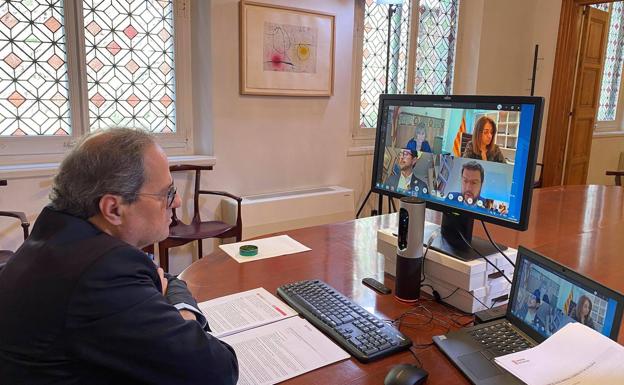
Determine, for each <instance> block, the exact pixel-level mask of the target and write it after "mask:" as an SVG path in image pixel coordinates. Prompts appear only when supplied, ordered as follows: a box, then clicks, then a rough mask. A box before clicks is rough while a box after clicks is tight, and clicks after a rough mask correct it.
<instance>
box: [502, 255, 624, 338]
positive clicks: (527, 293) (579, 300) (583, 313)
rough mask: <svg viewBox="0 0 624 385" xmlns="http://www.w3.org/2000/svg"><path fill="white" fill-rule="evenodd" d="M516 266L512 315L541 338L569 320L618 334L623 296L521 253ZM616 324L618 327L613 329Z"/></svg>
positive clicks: (511, 300)
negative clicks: (616, 320) (618, 312)
mask: <svg viewBox="0 0 624 385" xmlns="http://www.w3.org/2000/svg"><path fill="white" fill-rule="evenodd" d="M516 269H517V273H516V275H517V277H515V278H514V279H516V286H517V287H515V288H514V291H513V293H512V298H511V299H510V302H509V306H510V308H511V314H512V315H513V316H515V317H516V318H517V319H518V320H519V321H520V322H522V323H524V324H525V325H527V326H528V327H530V328H531V329H532V330H534V331H535V332H537V333H539V334H540V335H541V336H542V337H544V338H547V337H548V336H550V335H552V334H553V333H555V332H556V331H557V330H559V329H561V328H562V327H563V326H565V325H566V324H568V323H570V322H581V323H583V324H585V325H586V326H589V327H590V328H592V329H594V330H596V331H598V332H600V333H602V334H604V335H605V336H607V337H611V336H612V335H613V333H614V332H615V333H616V334H617V331H618V330H619V327H620V324H619V322H618V323H617V324H615V325H614V323H615V322H614V321H615V318H616V314H617V307H618V305H620V306H621V304H620V303H619V302H618V300H619V301H621V299H620V298H621V296H619V295H617V294H615V293H611V292H610V291H609V290H605V289H604V288H602V287H601V286H600V285H598V284H595V283H593V282H586V283H585V284H583V283H582V282H579V281H576V280H575V279H573V277H571V276H570V274H569V273H568V274H567V276H566V274H565V273H562V272H560V271H557V270H555V269H552V268H551V267H548V266H546V265H542V264H540V263H539V262H538V261H537V260H534V259H531V258H527V257H526V256H524V255H521V254H520V258H518V264H517V265H516ZM614 326H615V327H616V328H617V329H618V330H613V327H614Z"/></svg>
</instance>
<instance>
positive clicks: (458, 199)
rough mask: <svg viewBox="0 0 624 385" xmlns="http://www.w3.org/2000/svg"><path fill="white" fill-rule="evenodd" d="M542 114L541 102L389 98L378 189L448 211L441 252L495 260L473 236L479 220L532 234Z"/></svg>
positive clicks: (381, 129)
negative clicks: (481, 255)
mask: <svg viewBox="0 0 624 385" xmlns="http://www.w3.org/2000/svg"><path fill="white" fill-rule="evenodd" d="M542 108H543V98H541V97H527V96H474V95H451V96H440V95H381V97H380V100H379V115H378V121H377V138H376V142H375V155H374V160H373V162H374V163H373V178H372V191H373V192H376V193H378V194H382V195H388V196H391V197H394V198H400V197H403V196H416V197H419V198H422V199H424V200H425V201H426V202H427V208H430V209H433V210H438V211H441V212H442V213H443V217H442V225H441V237H437V238H436V240H435V241H434V243H433V244H432V247H433V248H434V249H437V250H439V251H442V252H444V253H446V254H448V255H452V256H455V257H457V258H460V259H463V260H470V259H474V258H478V257H479V254H483V255H489V254H492V253H494V252H496V249H495V248H494V246H493V245H492V244H491V243H490V242H486V241H484V240H482V239H479V238H476V237H472V227H473V221H474V220H475V219H477V220H483V221H485V222H491V223H495V224H497V225H501V226H504V227H508V228H512V229H516V230H526V228H527V226H528V222H529V212H530V206H531V189H532V186H533V178H534V173H535V162H536V157H537V148H538V140H539V131H540V125H541V120H542ZM433 230H434V228H432V227H431V226H427V227H426V232H431V231H433ZM428 238H429V237H428V235H427V234H425V238H424V239H425V241H427V239H428ZM499 247H502V248H504V246H502V245H499ZM475 250H476V251H475ZM477 252H478V253H477Z"/></svg>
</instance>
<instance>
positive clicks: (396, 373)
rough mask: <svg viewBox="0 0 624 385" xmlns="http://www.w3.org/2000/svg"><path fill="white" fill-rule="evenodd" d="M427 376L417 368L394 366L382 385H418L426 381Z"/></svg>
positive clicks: (424, 371)
mask: <svg viewBox="0 0 624 385" xmlns="http://www.w3.org/2000/svg"><path fill="white" fill-rule="evenodd" d="M428 376H429V373H427V371H426V370H425V369H422V368H419V367H418V366H415V365H410V364H401V365H396V366H394V367H393V368H392V369H390V371H389V372H388V374H386V379H385V380H384V385H420V384H424V383H425V381H427V377H428Z"/></svg>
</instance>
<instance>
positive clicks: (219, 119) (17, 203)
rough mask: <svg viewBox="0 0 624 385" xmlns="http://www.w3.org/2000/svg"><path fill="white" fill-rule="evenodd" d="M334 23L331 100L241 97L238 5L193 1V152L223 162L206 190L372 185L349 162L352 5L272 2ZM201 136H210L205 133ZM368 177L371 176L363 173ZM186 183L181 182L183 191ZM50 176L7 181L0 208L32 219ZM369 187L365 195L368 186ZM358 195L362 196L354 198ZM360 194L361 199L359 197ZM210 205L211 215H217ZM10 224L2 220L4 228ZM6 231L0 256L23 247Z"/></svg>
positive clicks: (174, 261)
mask: <svg viewBox="0 0 624 385" xmlns="http://www.w3.org/2000/svg"><path fill="white" fill-rule="evenodd" d="M274 3H275V4H280V5H285V6H295V7H299V8H304V9H314V10H319V11H322V12H327V13H332V14H334V15H336V35H335V43H336V46H335V74H336V76H335V81H334V95H333V96H331V97H317V98H312V97H278V96H275V97H267V96H242V95H240V94H239V91H238V64H239V53H238V31H239V27H238V4H239V2H238V0H213V1H210V2H209V1H204V0H201V1H199V0H198V1H195V2H194V3H193V4H192V6H193V7H194V8H193V10H192V22H193V30H192V31H193V32H192V34H193V37H192V39H193V41H192V47H193V53H192V54H193V68H192V71H193V79H194V85H193V86H194V89H193V113H194V124H195V126H196V127H195V128H196V131H197V132H196V133H195V138H196V139H197V140H196V143H195V147H196V148H199V149H203V150H204V151H210V150H212V151H213V154H214V155H215V156H216V157H217V164H216V166H215V168H214V171H213V172H210V173H207V174H206V176H205V177H204V178H205V183H203V185H204V187H206V188H218V189H223V190H227V191H230V192H232V193H235V194H238V195H251V194H259V193H265V192H274V191H283V190H292V189H301V188H305V187H309V186H325V185H343V186H347V187H355V188H357V189H360V190H363V189H366V190H367V189H368V185H369V183H370V174H369V173H370V166H369V165H368V164H369V163H371V162H372V160H371V159H370V156H368V157H367V156H356V157H347V150H348V148H349V146H350V144H351V130H350V122H351V119H352V116H351V114H352V111H353V108H352V104H351V103H352V98H353V95H352V93H353V92H352V90H353V84H352V76H351V74H352V73H353V68H352V57H353V31H354V27H353V23H354V5H353V0H338V1H321V2H319V1H313V0H300V1H296V2H294V1H275V2H274ZM202 130H212V131H213V134H212V137H211V136H210V135H202V132H201V131H202ZM367 170H368V171H367ZM189 182H190V180H189V179H188V178H186V177H185V176H180V177H177V178H176V183H177V184H178V185H179V186H180V187H181V190H182V191H183V196H184V199H186V200H188V199H189V198H190V196H189V194H188V193H187V192H185V191H186V190H188V188H189V187H191V185H190V183H189ZM50 186H51V177H42V178H36V179H22V180H10V181H9V186H8V187H6V188H4V189H3V190H0V192H1V194H0V207H2V208H9V207H11V208H14V209H19V210H22V211H26V212H27V213H28V216H29V217H30V218H31V219H33V220H34V218H35V217H36V215H37V214H38V212H39V211H40V209H41V208H42V207H43V206H44V205H45V204H47V202H48V200H47V195H48V193H49V188H50ZM364 186H365V187H364ZM358 194H359V195H362V192H359V193H358ZM359 195H356V196H359ZM214 210H215V207H214V205H211V204H208V205H207V207H206V209H205V214H206V216H207V217H208V216H211V215H215V212H214ZM4 223H5V222H0V226H2V224H4ZM16 226H17V225H15V226H9V227H6V225H5V227H3V228H1V230H0V236H1V237H2V238H1V239H0V248H15V247H17V246H18V245H19V243H20V236H19V232H18V231H17V230H18V227H16ZM189 251H190V248H186V249H185V248H177V249H172V251H171V255H172V257H171V260H170V263H171V265H172V268H171V270H172V271H174V272H177V271H180V270H181V269H182V268H183V267H185V266H186V265H187V264H188V263H190V262H191V259H190V255H189V254H188V252H189Z"/></svg>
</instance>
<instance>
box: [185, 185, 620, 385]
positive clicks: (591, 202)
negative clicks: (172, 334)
mask: <svg viewBox="0 0 624 385" xmlns="http://www.w3.org/2000/svg"><path fill="white" fill-rule="evenodd" d="M436 216H437V213H434V212H430V213H428V219H429V220H431V219H432V218H435V217H436ZM396 219H397V218H396V214H392V215H383V216H380V217H372V218H364V219H359V220H355V221H350V222H344V223H337V224H331V225H325V226H317V227H311V228H307V229H300V230H293V231H288V232H286V234H288V235H290V236H291V237H293V238H294V239H296V240H298V241H299V242H301V243H303V244H304V245H307V246H309V247H311V248H312V250H311V251H309V252H306V253H302V254H293V255H286V256H282V257H277V258H271V259H267V260H263V261H257V262H250V263H243V264H238V263H236V262H235V261H234V260H233V259H231V258H230V257H228V256H227V255H226V254H225V253H223V252H222V251H221V250H219V251H217V252H215V253H213V254H211V255H209V256H207V257H206V258H203V259H200V260H199V261H197V262H195V263H194V264H192V265H191V266H189V268H187V269H186V270H185V271H184V272H183V273H182V275H181V276H182V278H183V279H184V280H186V281H187V283H188V286H189V288H190V289H191V291H192V292H193V293H194V294H195V295H196V296H197V298H198V299H199V300H200V301H204V300H207V299H210V298H215V297H219V296H223V295H226V294H232V293H235V292H239V291H243V290H249V289H253V288H256V287H259V286H262V287H264V288H266V289H267V290H269V291H270V292H272V293H275V292H276V289H277V287H278V286H280V285H282V284H284V283H287V282H291V281H297V280H303V279H313V278H320V279H322V280H324V281H325V282H327V283H329V284H330V285H332V286H334V287H335V288H336V289H337V290H339V291H340V292H342V293H344V294H345V295H347V296H349V297H350V298H352V299H354V300H355V302H357V303H359V304H360V305H362V306H363V307H364V308H366V309H367V310H369V311H372V312H374V313H375V314H377V315H378V316H380V317H383V318H387V319H396V318H398V317H399V316H400V315H401V314H403V313H404V312H405V311H406V310H408V309H410V308H411V306H408V305H405V304H402V303H400V302H398V301H396V300H395V299H394V298H393V296H391V295H389V296H380V295H377V294H376V293H374V292H373V291H372V290H370V289H368V288H366V287H365V286H363V285H362V284H361V283H360V281H361V279H362V278H364V277H369V276H371V277H376V278H377V279H380V280H381V279H385V283H386V285H387V286H389V287H391V288H394V281H393V279H392V278H391V277H388V276H385V277H384V261H383V256H381V255H378V253H377V251H376V250H377V233H376V230H377V229H378V228H383V227H390V226H396ZM488 229H489V230H490V232H491V233H492V235H493V237H494V238H495V239H496V241H498V242H502V243H504V244H507V245H509V246H512V247H517V246H518V245H520V244H521V245H524V246H526V247H529V248H532V249H535V250H537V251H539V252H541V253H543V254H545V255H547V256H549V257H551V258H553V259H556V260H558V261H560V262H561V263H563V264H565V265H567V266H569V267H571V268H573V269H575V270H577V271H579V272H581V273H583V274H585V275H587V276H589V277H591V278H593V279H595V280H597V281H600V282H601V283H603V284H604V285H606V286H609V287H611V288H614V289H615V290H618V291H620V292H624V268H623V267H622V262H621V261H622V259H623V258H622V256H623V255H624V189H623V188H621V187H617V186H571V187H552V188H544V189H538V190H535V192H534V195H533V206H532V210H531V218H530V224H529V230H528V231H526V232H522V233H518V232H516V231H512V230H508V229H504V228H501V227H498V226H494V225H488ZM480 231H481V226H480V225H479V226H477V225H476V224H475V232H476V233H477V234H479V233H480ZM425 306H426V307H428V308H430V309H433V310H437V311H441V312H444V313H448V314H450V313H451V311H450V310H449V309H447V308H445V307H443V306H441V305H438V304H434V303H431V302H425ZM465 319H466V318H464V320H465ZM401 331H403V332H404V333H405V334H407V335H408V336H409V337H410V338H412V340H413V341H414V343H416V344H426V343H430V342H431V337H432V336H433V335H437V334H442V333H444V332H445V331H446V328H444V327H442V326H441V325H440V324H439V323H431V324H428V325H425V326H420V327H412V328H401ZM619 341H620V343H622V342H624V331H621V332H620V339H619ZM418 357H419V359H420V360H421V362H422V364H423V366H424V368H425V369H426V370H427V371H428V372H429V380H428V382H427V384H429V385H434V384H468V381H467V380H466V379H465V378H464V377H463V375H462V374H461V373H460V372H459V371H458V370H457V369H455V367H454V366H453V365H452V364H451V363H450V362H449V361H448V360H447V359H446V357H445V356H444V355H443V354H442V353H441V352H440V351H439V350H438V349H437V348H436V347H435V346H430V347H427V348H424V349H419V353H418ZM414 362H415V360H414V357H413V356H412V355H411V354H410V353H409V352H404V353H401V354H396V355H393V356H391V357H388V358H385V359H382V360H380V361H376V362H373V363H370V364H361V363H359V362H358V361H357V360H355V359H353V358H352V359H350V360H346V361H342V362H339V363H336V364H334V365H330V366H328V367H325V368H321V369H319V370H315V371H313V372H310V373H306V374H305V375H302V376H299V377H297V378H294V379H292V380H290V381H288V382H287V383H288V384H349V385H355V384H375V385H379V384H383V379H384V377H385V375H386V373H387V372H388V371H389V370H390V369H391V368H392V366H394V365H396V364H399V363H414Z"/></svg>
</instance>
